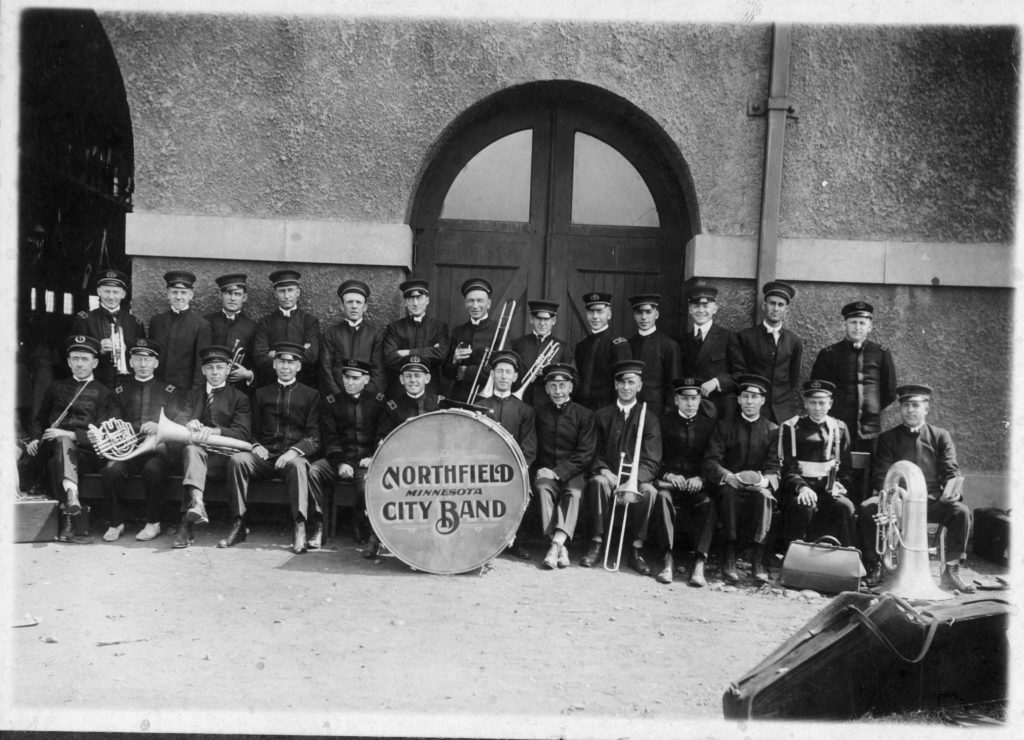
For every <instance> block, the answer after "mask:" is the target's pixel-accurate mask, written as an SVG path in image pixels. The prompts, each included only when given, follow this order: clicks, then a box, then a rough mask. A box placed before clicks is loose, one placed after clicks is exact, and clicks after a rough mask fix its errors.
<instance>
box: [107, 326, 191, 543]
mask: <svg viewBox="0 0 1024 740" xmlns="http://www.w3.org/2000/svg"><path fill="white" fill-rule="evenodd" d="M128 351H129V353H130V355H131V358H130V359H129V361H128V363H129V364H130V365H131V368H132V371H133V372H134V375H133V376H132V377H131V378H127V379H125V380H122V381H121V383H119V384H118V385H117V387H115V388H114V397H115V399H116V401H117V405H118V408H119V409H120V419H121V420H122V421H125V422H128V423H129V424H131V427H132V431H134V432H135V434H136V435H139V444H141V443H142V442H143V440H144V439H145V438H146V437H150V436H152V435H155V434H156V433H157V430H158V428H159V421H160V413H161V411H163V413H164V414H165V415H166V416H167V418H169V419H170V418H173V417H174V416H175V414H176V413H177V409H176V405H177V401H178V394H177V389H176V388H175V387H174V386H173V385H170V384H169V383H160V382H158V381H157V380H156V378H155V377H154V373H155V372H156V368H157V367H158V366H159V364H160V344H159V343H158V342H157V341H156V340H155V339H145V338H140V339H136V340H135V344H134V345H133V346H132V347H131V349H129V350H128ZM172 455H173V456H174V457H175V458H177V459H179V460H180V459H181V446H180V445H179V444H176V443H173V442H171V443H167V442H159V443H158V444H157V445H156V447H155V448H154V449H153V450H151V451H150V452H147V453H145V454H142V455H138V456H136V457H133V458H131V459H129V460H111V461H109V462H108V463H107V464H106V465H104V466H103V470H101V471H100V472H101V474H102V475H103V488H104V490H105V491H106V493H107V497H108V499H109V501H110V518H109V524H108V529H107V532H106V534H104V535H103V539H104V540H106V541H107V542H113V541H114V540H116V539H118V538H119V537H120V536H121V535H122V534H124V512H123V510H122V509H121V499H122V498H123V497H124V491H125V487H126V486H127V484H128V479H129V478H130V477H131V476H133V475H139V474H141V475H142V487H143V490H144V491H145V493H146V526H144V527H143V528H142V529H141V530H139V533H138V534H136V535H135V539H137V540H141V541H143V542H146V541H149V540H151V539H153V538H154V537H156V536H157V535H158V534H160V514H161V509H162V508H163V503H164V499H165V495H166V490H165V489H166V487H167V476H168V475H170V473H171V467H172V466H171V459H172Z"/></svg>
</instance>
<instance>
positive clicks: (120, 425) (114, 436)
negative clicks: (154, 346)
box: [86, 409, 253, 460]
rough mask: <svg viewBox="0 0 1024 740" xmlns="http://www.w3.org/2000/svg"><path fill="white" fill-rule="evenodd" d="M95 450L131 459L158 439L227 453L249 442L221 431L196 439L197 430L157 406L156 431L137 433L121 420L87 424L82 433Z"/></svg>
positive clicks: (244, 449) (153, 446) (152, 447)
mask: <svg viewBox="0 0 1024 740" xmlns="http://www.w3.org/2000/svg"><path fill="white" fill-rule="evenodd" d="M86 434H87V436H88V437H89V441H90V442H92V446H93V447H94V448H95V449H96V453H97V454H99V455H102V456H103V457H105V458H106V459H108V460H131V459H132V458H133V457H138V456H139V455H144V454H146V453H147V452H152V451H153V450H155V449H156V446H157V445H158V444H160V443H161V442H180V443H182V444H198V445H201V446H202V447H205V448H206V449H208V450H210V451H211V452H217V453H220V454H223V455H231V454H233V453H235V452H249V451H251V450H252V448H253V445H252V443H251V442H246V441H244V440H241V439H235V438H234V437H225V436H224V435H223V434H211V435H209V436H208V437H207V438H206V439H204V440H202V441H200V436H201V433H200V432H193V431H190V430H189V429H188V428H187V427H185V426H184V425H182V424H177V423H175V422H173V421H171V420H170V419H168V418H167V416H166V415H165V414H164V410H163V409H160V419H159V422H158V423H157V432H156V434H139V433H136V431H135V430H134V429H133V428H132V425H131V424H130V423H128V422H127V421H125V420H124V419H107V420H106V421H104V422H103V423H102V424H100V426H98V427H97V426H96V425H94V424H90V425H89V429H88V431H87V432H86Z"/></svg>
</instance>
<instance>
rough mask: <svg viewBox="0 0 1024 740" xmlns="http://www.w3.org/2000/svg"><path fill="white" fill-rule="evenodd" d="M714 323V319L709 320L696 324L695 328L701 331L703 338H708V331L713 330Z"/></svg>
mask: <svg viewBox="0 0 1024 740" xmlns="http://www.w3.org/2000/svg"><path fill="white" fill-rule="evenodd" d="M713 323H714V322H713V321H709V322H708V323H706V324H694V325H693V328H694V329H696V330H697V331H699V332H700V338H701V339H707V338H708V332H709V331H711V324H713Z"/></svg>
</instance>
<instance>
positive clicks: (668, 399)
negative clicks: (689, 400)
mask: <svg viewBox="0 0 1024 740" xmlns="http://www.w3.org/2000/svg"><path fill="white" fill-rule="evenodd" d="M629 350H630V354H632V356H633V357H632V359H634V360H643V362H644V373H643V381H644V385H643V387H642V388H641V389H640V393H639V395H638V397H637V398H638V400H639V401H640V402H641V403H644V402H646V403H647V411H648V413H650V412H654V413H655V414H657V415H659V416H660V415H661V414H662V413H664V411H665V409H666V408H668V407H670V406H671V405H672V380H673V378H678V377H679V375H680V367H681V362H682V361H681V359H680V350H679V344H678V343H677V342H676V340H674V339H672V337H670V336H669V335H668V334H665V333H664V332H663V331H661V330H660V329H655V330H654V331H653V332H651V333H650V334H648V335H647V336H641V335H640V334H639V333H638V334H634V335H633V336H631V337H630V338H629Z"/></svg>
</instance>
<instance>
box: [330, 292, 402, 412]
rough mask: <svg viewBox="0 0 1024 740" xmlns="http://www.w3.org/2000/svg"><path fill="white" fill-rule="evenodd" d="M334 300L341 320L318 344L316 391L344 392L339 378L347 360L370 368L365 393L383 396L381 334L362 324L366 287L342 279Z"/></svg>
mask: <svg viewBox="0 0 1024 740" xmlns="http://www.w3.org/2000/svg"><path fill="white" fill-rule="evenodd" d="M338 298H339V299H340V300H341V309H342V311H343V312H344V314H345V318H344V319H343V320H342V321H339V322H338V323H337V324H335V325H334V326H332V327H331V328H330V329H327V330H326V331H325V332H324V335H323V339H322V341H321V342H320V392H321V393H322V394H323V395H325V396H340V395H341V394H342V393H344V390H343V387H344V383H343V382H342V376H343V375H344V374H345V368H346V367H347V366H348V361H349V360H362V361H364V362H366V363H367V364H368V365H369V366H370V379H369V385H367V387H366V392H367V393H370V394H373V395H376V394H377V393H383V392H384V391H385V390H386V389H387V377H386V376H385V375H384V331H383V330H381V329H376V328H374V327H372V326H370V325H369V324H368V323H367V322H366V321H364V317H365V315H366V301H367V300H369V298H370V286H369V285H367V284H366V283H364V282H362V281H361V280H346V281H345V282H343V283H342V284H341V285H339V286H338Z"/></svg>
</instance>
